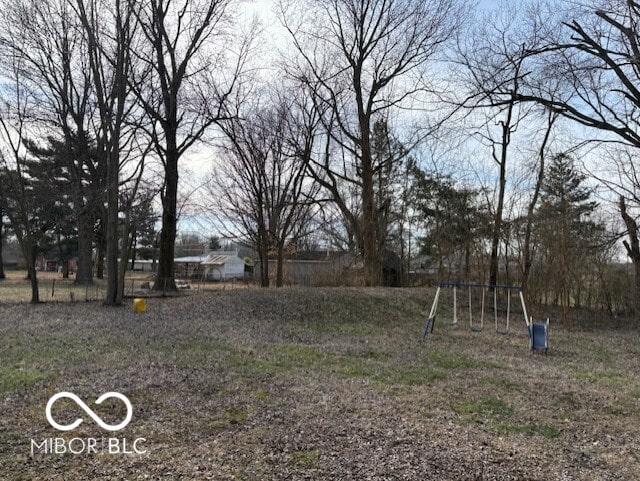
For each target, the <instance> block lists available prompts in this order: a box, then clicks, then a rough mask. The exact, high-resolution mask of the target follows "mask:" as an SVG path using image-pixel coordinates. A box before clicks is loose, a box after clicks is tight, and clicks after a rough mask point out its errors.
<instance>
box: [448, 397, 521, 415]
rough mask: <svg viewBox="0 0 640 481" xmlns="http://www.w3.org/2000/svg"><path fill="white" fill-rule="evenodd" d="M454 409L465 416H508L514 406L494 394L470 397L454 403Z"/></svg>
mask: <svg viewBox="0 0 640 481" xmlns="http://www.w3.org/2000/svg"><path fill="white" fill-rule="evenodd" d="M453 407H454V410H455V411H456V412H457V413H458V414H461V415H463V416H472V417H475V416H490V417H494V416H507V415H510V414H512V413H513V408H512V407H511V406H510V405H509V404H508V403H507V402H505V401H503V400H502V399H500V398H497V397H494V396H487V397H481V398H474V399H468V400H464V401H460V402H458V403H455V404H454V406H453Z"/></svg>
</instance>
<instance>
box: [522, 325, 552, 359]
mask: <svg viewBox="0 0 640 481" xmlns="http://www.w3.org/2000/svg"><path fill="white" fill-rule="evenodd" d="M527 327H528V329H529V347H530V348H531V351H534V350H536V349H539V350H543V351H544V353H545V354H546V353H547V350H548V349H549V319H548V318H547V322H544V323H543V322H533V320H531V322H530V323H529V324H528V325H527Z"/></svg>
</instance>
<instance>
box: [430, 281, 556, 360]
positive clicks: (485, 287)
mask: <svg viewBox="0 0 640 481" xmlns="http://www.w3.org/2000/svg"><path fill="white" fill-rule="evenodd" d="M444 288H452V289H453V320H452V322H451V326H452V327H453V328H457V327H458V291H460V290H464V289H467V290H468V304H469V305H468V307H469V328H470V329H471V330H472V331H474V332H480V331H482V330H483V329H484V318H485V304H486V297H487V292H489V293H493V316H494V323H495V330H496V332H497V333H498V334H502V335H506V334H508V333H509V331H510V329H511V327H510V320H511V296H512V293H513V292H517V293H518V296H519V298H520V305H521V306H522V314H523V316H524V321H525V324H526V326H527V331H528V333H529V339H530V345H531V349H532V350H534V349H544V352H545V354H546V352H547V349H548V345H549V321H548V320H547V322H546V324H539V323H534V322H533V320H531V319H529V316H528V315H527V306H526V304H525V302H524V295H523V293H522V288H521V287H520V286H500V285H489V284H470V283H465V282H441V283H440V284H439V285H438V290H437V291H436V295H435V298H434V300H433V304H432V305H431V310H430V312H429V316H428V317H427V321H426V323H425V327H424V332H423V333H422V340H423V341H424V340H426V338H427V336H428V334H429V332H433V328H434V326H435V321H436V313H437V311H438V303H439V301H440V293H441V292H442V289H444ZM473 290H481V291H482V294H481V301H480V304H481V310H480V318H479V319H478V318H477V317H476V318H475V319H474V316H473V296H472V291H473ZM500 291H502V292H504V293H505V294H504V295H505V296H506V300H507V307H506V313H505V316H504V317H502V316H499V309H498V293H499V292H500Z"/></svg>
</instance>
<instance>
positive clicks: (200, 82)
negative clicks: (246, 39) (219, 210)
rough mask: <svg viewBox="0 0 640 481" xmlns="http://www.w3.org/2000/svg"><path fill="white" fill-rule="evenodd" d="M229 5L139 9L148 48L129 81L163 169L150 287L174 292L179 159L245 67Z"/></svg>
mask: <svg viewBox="0 0 640 481" xmlns="http://www.w3.org/2000/svg"><path fill="white" fill-rule="evenodd" d="M231 3H232V2H231V1H230V0H150V1H148V2H145V3H144V4H143V8H142V9H141V10H140V12H139V14H138V20H139V22H140V26H141V29H142V32H143V35H144V38H145V39H146V43H147V45H148V48H144V47H142V48H141V49H140V50H139V51H138V52H137V57H138V59H139V60H140V61H141V63H142V67H141V69H140V71H138V72H137V73H136V75H134V76H133V78H132V79H131V85H132V86H133V88H134V90H135V92H136V95H137V98H138V101H139V103H140V105H141V106H142V107H143V108H144V110H145V112H146V114H147V116H148V118H149V120H150V124H149V127H148V128H147V133H148V135H149V137H150V139H151V141H152V142H153V145H154V148H155V152H156V154H157V156H158V157H159V158H160V160H161V161H162V164H163V167H164V183H163V187H162V191H161V196H160V197H161V201H162V230H161V233H160V254H159V260H158V271H157V277H156V283H155V286H154V288H155V289H158V290H164V289H175V280H174V264H173V257H174V247H175V237H176V226H177V218H178V212H177V195H178V163H179V160H180V158H181V157H182V156H183V155H184V154H185V153H186V152H187V151H188V150H189V149H190V148H191V147H192V146H193V145H194V144H195V143H197V142H198V141H199V140H201V138H202V136H203V135H204V134H205V132H206V131H207V129H208V128H209V127H210V126H211V125H212V124H213V123H214V122H216V121H218V120H220V119H221V118H224V117H225V113H224V106H225V104H226V102H227V100H228V98H229V96H230V95H231V93H232V92H233V91H234V89H235V87H236V86H237V83H238V81H239V78H240V72H241V71H242V69H243V66H244V65H243V62H244V61H245V57H246V53H247V52H246V47H247V46H248V44H247V43H242V42H239V43H238V44H235V45H232V44H231V43H230V39H231V38H232V32H231V23H230V15H231V12H230V5H231ZM234 49H235V50H234ZM231 53H235V61H234V62H235V63H234V64H233V65H231V66H229V65H228V64H229V59H228V57H229V56H230V54H231ZM229 67H230V68H229ZM225 68H227V70H225Z"/></svg>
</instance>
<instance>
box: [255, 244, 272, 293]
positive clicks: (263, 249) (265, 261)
mask: <svg viewBox="0 0 640 481" xmlns="http://www.w3.org/2000/svg"><path fill="white" fill-rule="evenodd" d="M258 258H259V259H260V266H261V268H260V287H269V247H268V245H267V243H266V242H259V243H258Z"/></svg>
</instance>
